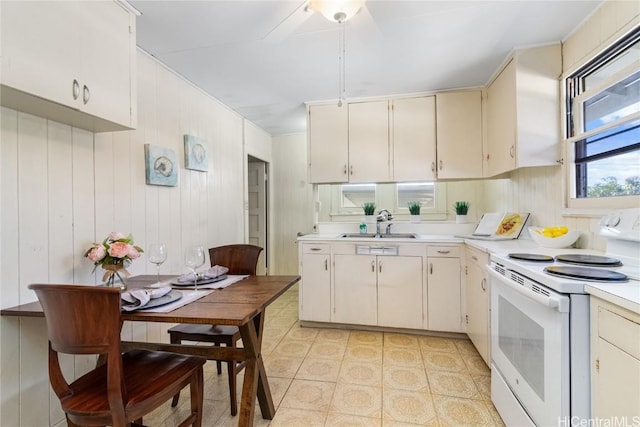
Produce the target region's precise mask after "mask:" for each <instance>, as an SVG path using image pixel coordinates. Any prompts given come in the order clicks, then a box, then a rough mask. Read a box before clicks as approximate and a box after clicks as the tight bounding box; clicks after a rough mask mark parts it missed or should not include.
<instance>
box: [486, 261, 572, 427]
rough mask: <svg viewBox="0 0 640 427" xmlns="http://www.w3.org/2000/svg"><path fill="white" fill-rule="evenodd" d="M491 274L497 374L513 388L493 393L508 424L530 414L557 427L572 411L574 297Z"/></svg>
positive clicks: (534, 418) (492, 343)
mask: <svg viewBox="0 0 640 427" xmlns="http://www.w3.org/2000/svg"><path fill="white" fill-rule="evenodd" d="M489 273H490V274H491V356H492V357H491V359H492V371H494V370H496V371H497V372H492V374H498V375H500V376H501V381H500V382H501V383H502V384H506V386H508V389H506V388H505V390H503V392H502V393H501V392H499V391H498V392H496V393H494V392H493V390H492V400H494V405H495V406H496V408H497V409H498V412H500V414H501V415H502V416H503V418H504V419H505V420H504V421H505V423H506V424H507V425H510V422H509V418H510V419H511V420H512V421H514V422H520V421H521V420H525V419H526V417H527V416H528V418H529V419H530V420H531V421H532V422H533V423H535V424H536V425H538V426H551V425H557V424H558V422H559V420H561V419H567V418H565V417H568V416H569V413H570V376H569V372H570V370H569V360H570V359H569V312H568V311H569V298H568V297H567V296H566V295H563V294H558V293H556V292H553V291H551V290H550V289H548V288H545V287H543V286H541V285H538V284H536V285H535V286H534V288H533V290H532V289H530V288H529V287H527V286H525V285H523V284H521V283H520V282H521V281H522V280H521V278H517V277H516V280H518V281H516V280H513V279H512V276H509V277H505V276H503V275H501V274H499V273H497V272H496V271H494V270H492V269H489ZM527 280H528V279H527ZM536 286H537V287H536ZM492 383H493V380H492ZM507 395H508V397H509V399H505V396H507ZM514 398H515V399H514ZM516 400H517V402H518V403H519V404H520V405H519V406H520V407H519V408H514V404H513V403H514V402H516ZM514 411H516V412H514ZM509 412H510V413H511V414H509ZM503 413H504V415H503ZM525 414H526V415H525Z"/></svg>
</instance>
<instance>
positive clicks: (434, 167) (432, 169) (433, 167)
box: [431, 162, 436, 172]
mask: <svg viewBox="0 0 640 427" xmlns="http://www.w3.org/2000/svg"><path fill="white" fill-rule="evenodd" d="M435 171H436V162H431V172H435Z"/></svg>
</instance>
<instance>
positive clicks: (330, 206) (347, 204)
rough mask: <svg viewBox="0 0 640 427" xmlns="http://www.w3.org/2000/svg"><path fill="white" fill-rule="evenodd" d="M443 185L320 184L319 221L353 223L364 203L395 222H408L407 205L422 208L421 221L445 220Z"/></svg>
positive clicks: (434, 183)
mask: <svg viewBox="0 0 640 427" xmlns="http://www.w3.org/2000/svg"><path fill="white" fill-rule="evenodd" d="M446 188H447V187H446V183H436V182H415V183H382V184H375V183H371V184H319V185H318V195H319V198H320V218H319V219H320V221H356V220H360V218H361V217H362V215H363V213H364V212H363V209H362V206H363V205H364V204H365V203H371V202H373V203H375V205H376V209H375V212H376V213H377V212H378V211H380V210H381V209H388V210H389V211H391V212H392V213H393V215H394V216H395V217H396V219H398V220H408V219H409V206H408V204H409V202H413V201H417V202H420V205H421V211H420V213H421V216H422V218H423V219H424V220H445V219H446V218H447V200H446V199H447V190H446Z"/></svg>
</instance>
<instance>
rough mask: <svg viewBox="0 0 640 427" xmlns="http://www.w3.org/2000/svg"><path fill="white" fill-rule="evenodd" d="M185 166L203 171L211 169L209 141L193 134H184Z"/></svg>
mask: <svg viewBox="0 0 640 427" xmlns="http://www.w3.org/2000/svg"><path fill="white" fill-rule="evenodd" d="M184 167H185V168H187V169H192V170H196V171H202V172H207V171H208V170H209V159H208V157H207V142H206V141H205V140H204V139H202V138H198V137H195V136H193V135H185V136H184Z"/></svg>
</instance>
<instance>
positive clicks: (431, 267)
mask: <svg viewBox="0 0 640 427" xmlns="http://www.w3.org/2000/svg"><path fill="white" fill-rule="evenodd" d="M429 274H433V263H432V262H430V263H429Z"/></svg>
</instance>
